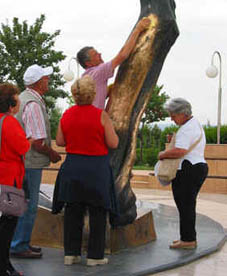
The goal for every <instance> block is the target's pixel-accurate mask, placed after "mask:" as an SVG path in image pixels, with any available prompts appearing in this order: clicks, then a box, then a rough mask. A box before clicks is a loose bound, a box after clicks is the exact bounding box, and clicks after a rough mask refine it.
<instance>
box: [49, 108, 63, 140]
mask: <svg viewBox="0 0 227 276" xmlns="http://www.w3.org/2000/svg"><path fill="white" fill-rule="evenodd" d="M61 115H62V111H61V109H60V108H59V107H56V108H54V109H52V112H51V115H50V127H51V139H54V140H55V139H56V134H57V129H58V124H59V121H60V119H61Z"/></svg>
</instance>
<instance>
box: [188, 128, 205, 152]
mask: <svg viewBox="0 0 227 276" xmlns="http://www.w3.org/2000/svg"><path fill="white" fill-rule="evenodd" d="M200 129H201V135H200V137H199V139H198V140H196V141H195V143H194V144H192V145H191V146H190V147H189V149H188V151H187V153H189V152H190V151H192V150H193V149H194V147H195V146H197V145H198V143H199V142H200V141H201V139H202V137H203V132H202V127H201V126H200Z"/></svg>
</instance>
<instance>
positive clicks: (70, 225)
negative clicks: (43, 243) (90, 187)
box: [64, 203, 107, 259]
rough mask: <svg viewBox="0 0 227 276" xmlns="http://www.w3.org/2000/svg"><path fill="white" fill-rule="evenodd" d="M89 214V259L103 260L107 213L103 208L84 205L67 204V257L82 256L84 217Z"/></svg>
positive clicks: (65, 234) (65, 218) (65, 226)
mask: <svg viewBox="0 0 227 276" xmlns="http://www.w3.org/2000/svg"><path fill="white" fill-rule="evenodd" d="M87 210H88V213H89V238H88V249H87V258H91V259H102V258H103V257H104V250H105V234H106V217H107V211H106V210H105V209H104V208H102V207H95V206H87V205H85V204H82V203H67V204H66V206H65V215H64V250H65V256H78V255H81V245H82V235H83V226H84V216H85V214H86V211H87Z"/></svg>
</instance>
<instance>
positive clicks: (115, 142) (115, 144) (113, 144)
mask: <svg viewBox="0 0 227 276" xmlns="http://www.w3.org/2000/svg"><path fill="white" fill-rule="evenodd" d="M118 144H119V138H118V136H116V137H114V139H111V141H108V143H107V146H108V147H109V148H110V149H116V148H117V147H118Z"/></svg>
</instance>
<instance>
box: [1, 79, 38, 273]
mask: <svg viewBox="0 0 227 276" xmlns="http://www.w3.org/2000/svg"><path fill="white" fill-rule="evenodd" d="M18 94H19V89H18V88H17V87H16V86H15V85H13V84H10V83H1V84H0V118H2V117H3V116H4V115H6V117H4V120H3V123H2V129H1V145H0V184H3V185H9V186H14V184H15V185H16V186H17V188H18V189H21V188H22V182H23V178H24V172H25V169H24V162H23V159H22V156H25V153H26V152H27V151H28V150H29V148H30V145H31V143H32V141H33V140H32V139H29V140H28V139H26V136H25V132H24V130H23V128H22V127H21V125H20V123H19V122H18V121H17V119H15V118H14V115H15V114H16V113H17V112H18V111H19V107H20V100H19V97H18ZM17 220H18V217H15V216H8V215H4V214H1V212H0V275H1V276H10V275H15V276H20V275H22V274H21V273H19V272H18V271H17V270H16V269H15V268H14V267H13V265H12V264H11V262H10V260H9V250H10V243H11V241H12V238H13V235H14V231H15V228H16V225H17Z"/></svg>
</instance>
